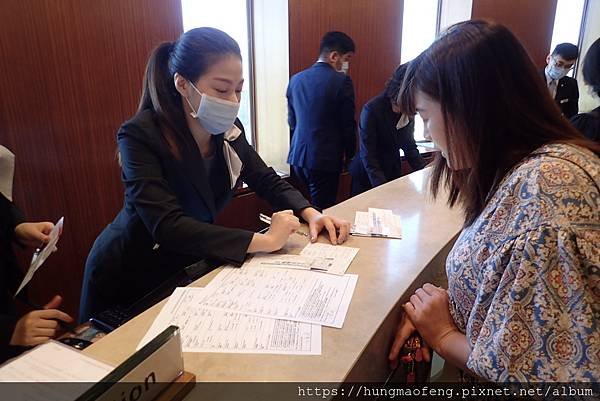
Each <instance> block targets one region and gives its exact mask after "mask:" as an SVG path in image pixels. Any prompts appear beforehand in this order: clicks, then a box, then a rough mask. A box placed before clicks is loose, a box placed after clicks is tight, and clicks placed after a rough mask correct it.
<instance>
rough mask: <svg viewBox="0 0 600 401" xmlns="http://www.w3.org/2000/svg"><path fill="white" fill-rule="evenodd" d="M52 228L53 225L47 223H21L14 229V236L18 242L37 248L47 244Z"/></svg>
mask: <svg viewBox="0 0 600 401" xmlns="http://www.w3.org/2000/svg"><path fill="white" fill-rule="evenodd" d="M53 228H54V224H52V223H50V222H49V221H45V222H40V223H21V224H19V225H18V226H17V227H15V236H16V237H17V240H19V241H20V242H22V243H24V244H26V245H30V246H39V245H40V244H45V243H47V242H48V240H49V239H50V237H49V236H48V234H50V231H52V229H53Z"/></svg>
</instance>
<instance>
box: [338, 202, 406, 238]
mask: <svg viewBox="0 0 600 401" xmlns="http://www.w3.org/2000/svg"><path fill="white" fill-rule="evenodd" d="M350 233H351V234H352V235H358V236H370V237H385V238H402V225H401V223H400V216H398V215H396V214H393V213H392V211H391V210H389V209H377V208H372V207H370V208H369V211H368V212H360V211H359V212H356V215H355V217H354V224H353V225H352V228H351V229H350Z"/></svg>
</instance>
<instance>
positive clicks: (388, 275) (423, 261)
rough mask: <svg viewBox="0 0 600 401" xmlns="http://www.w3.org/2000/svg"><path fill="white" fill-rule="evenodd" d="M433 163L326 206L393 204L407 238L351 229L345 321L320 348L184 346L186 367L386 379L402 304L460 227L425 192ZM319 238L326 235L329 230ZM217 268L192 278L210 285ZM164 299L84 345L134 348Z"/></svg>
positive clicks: (432, 270) (326, 334) (104, 354)
mask: <svg viewBox="0 0 600 401" xmlns="http://www.w3.org/2000/svg"><path fill="white" fill-rule="evenodd" d="M428 174H429V169H425V170H421V171H417V172H415V173H412V174H410V175H407V176H405V177H402V178H399V179H397V180H395V181H393V182H390V183H387V184H385V185H383V186H380V187H377V188H375V189H373V190H371V191H368V192H365V193H363V194H361V195H359V196H357V197H354V198H351V199H349V200H347V201H345V202H343V203H341V204H339V205H336V206H334V207H332V208H331V209H328V210H327V213H328V214H334V215H336V216H338V217H341V218H345V219H347V220H349V221H353V220H354V213H355V211H357V210H364V211H366V210H367V208H369V207H377V208H386V209H392V210H393V211H394V213H396V214H399V215H400V216H401V218H402V229H403V239H402V240H397V239H382V238H363V237H350V239H349V240H348V242H347V243H346V244H345V245H347V246H351V247H358V248H360V251H359V253H358V255H357V257H356V258H355V259H354V262H353V263H352V265H351V266H350V268H349V269H348V273H355V274H358V275H359V279H358V284H357V286H356V290H355V292H354V296H353V298H352V303H351V304H350V308H349V311H348V315H347V316H346V321H345V323H344V327H343V328H342V329H335V328H330V327H323V329H322V330H323V338H322V350H323V352H322V355H320V356H287V355H257V354H216V353H185V354H184V361H185V369H186V370H187V371H189V372H191V373H193V374H195V375H196V377H197V380H198V381H199V382H202V381H206V382H211V381H238V382H239V381H294V382H296V381H297V382H303V381H304V382H313V381H320V382H343V381H382V380H385V378H386V377H387V376H388V375H389V373H390V371H389V368H388V363H387V352H388V350H389V346H390V344H391V341H392V338H393V333H394V331H395V326H396V324H397V321H398V317H399V312H398V311H399V307H400V305H401V303H403V302H405V301H406V300H407V299H408V297H409V296H410V295H411V294H412V291H414V289H415V288H416V287H417V286H420V285H422V284H423V283H424V282H425V281H431V280H432V278H433V276H435V275H436V274H438V273H439V271H440V270H441V269H442V268H443V265H444V261H445V258H446V255H447V253H448V251H449V249H450V248H451V246H452V244H453V242H454V240H455V238H456V235H457V234H458V233H459V231H460V228H461V224H462V216H461V213H460V212H459V210H458V209H453V210H450V209H449V208H448V207H447V206H446V203H445V199H441V200H438V201H437V202H433V201H432V200H431V197H430V196H429V194H428V185H427V176H428ZM320 241H322V242H325V238H324V237H322V236H321V237H320ZM305 244H306V240H305V239H304V238H303V237H300V236H298V235H293V236H292V237H291V240H290V242H289V244H288V250H289V251H290V252H292V253H298V252H299V251H300V249H302V247H303V246H304V245H305ZM218 271H220V269H218V270H216V271H213V272H211V273H210V274H208V275H206V276H204V277H202V278H201V279H199V280H197V281H196V282H194V283H193V284H192V285H194V286H204V285H206V284H207V283H208V282H209V281H210V280H211V279H212V278H213V277H214V276H215V275H216V274H217V273H218ZM163 303H164V302H161V303H160V304H157V305H155V306H154V307H152V308H150V309H149V310H147V311H146V312H144V313H142V314H141V315H139V316H137V317H136V318H134V319H133V320H131V321H129V322H128V323H127V324H125V325H123V326H122V327H120V328H119V329H117V330H115V331H114V332H112V333H110V334H109V335H108V336H106V337H105V338H103V339H101V340H100V341H98V342H97V343H95V344H94V345H92V346H90V347H89V348H87V349H86V350H85V351H84V352H85V353H86V354H88V355H90V356H93V357H95V358H97V359H101V360H103V361H106V362H108V363H111V364H118V363H120V362H122V361H123V360H125V359H126V358H127V357H128V356H130V355H131V354H132V353H133V352H134V351H135V348H136V346H137V344H138V342H139V341H140V340H141V338H142V337H143V335H144V334H145V332H146V330H147V329H148V328H149V327H150V325H151V323H152V321H153V319H154V317H155V316H156V315H157V314H158V312H159V310H160V308H161V306H162V305H163Z"/></svg>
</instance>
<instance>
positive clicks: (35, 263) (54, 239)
mask: <svg viewBox="0 0 600 401" xmlns="http://www.w3.org/2000/svg"><path fill="white" fill-rule="evenodd" d="M64 219H65V218H64V217H61V218H60V220H58V222H57V223H56V224H55V225H54V228H52V231H50V234H49V237H50V240H49V241H48V243H47V244H46V246H45V247H44V249H42V250H41V251H40V253H39V254H34V255H33V259H31V264H30V265H29V270H27V274H25V277H24V278H23V281H22V282H21V285H20V286H19V288H18V289H17V292H15V297H16V296H17V295H18V294H19V292H21V290H22V289H23V288H24V287H25V286H26V285H27V283H29V281H31V279H32V278H33V275H34V274H35V272H36V271H37V269H39V268H40V266H42V264H43V263H44V262H45V261H46V259H48V256H50V254H51V253H52V252H54V251H55V250H56V244H57V243H58V238H59V237H60V235H61V234H62V230H63V222H64Z"/></svg>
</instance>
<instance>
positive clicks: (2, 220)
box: [0, 177, 73, 363]
mask: <svg viewBox="0 0 600 401" xmlns="http://www.w3.org/2000/svg"><path fill="white" fill-rule="evenodd" d="M11 178H12V177H11ZM52 227H53V224H52V223H50V222H40V223H26V222H25V220H24V218H23V215H22V213H21V212H20V211H19V210H18V209H17V208H16V206H15V205H14V204H13V203H12V202H11V201H9V200H8V199H7V198H6V197H5V196H4V195H3V194H2V193H0V363H2V362H4V361H5V360H7V359H9V358H12V357H14V356H16V355H18V354H19V353H21V352H23V351H24V350H25V349H26V347H29V346H33V345H37V344H41V343H43V342H45V341H47V340H49V339H51V338H54V337H56V335H57V334H58V332H59V324H58V320H61V321H64V322H67V323H68V322H72V321H73V319H72V318H71V317H70V316H69V315H67V314H66V313H64V312H61V311H60V310H58V309H57V308H58V306H59V305H60V304H61V301H62V298H61V297H60V296H58V295H57V296H55V297H54V299H52V300H51V301H50V302H49V303H48V304H46V305H45V306H44V309H43V310H35V311H32V312H29V313H27V314H25V315H24V316H22V317H19V313H18V312H17V308H16V305H15V300H14V294H15V291H16V290H17V288H18V286H19V284H20V283H21V281H22V280H23V273H22V272H21V269H20V268H19V266H18V264H17V260H16V257H15V254H14V252H13V249H12V245H13V243H15V242H16V243H19V244H21V245H29V244H33V245H36V246H37V245H39V244H40V243H44V242H47V241H48V234H49V233H50V231H51V230H52Z"/></svg>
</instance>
